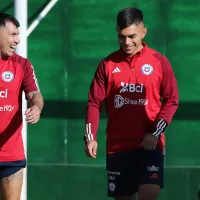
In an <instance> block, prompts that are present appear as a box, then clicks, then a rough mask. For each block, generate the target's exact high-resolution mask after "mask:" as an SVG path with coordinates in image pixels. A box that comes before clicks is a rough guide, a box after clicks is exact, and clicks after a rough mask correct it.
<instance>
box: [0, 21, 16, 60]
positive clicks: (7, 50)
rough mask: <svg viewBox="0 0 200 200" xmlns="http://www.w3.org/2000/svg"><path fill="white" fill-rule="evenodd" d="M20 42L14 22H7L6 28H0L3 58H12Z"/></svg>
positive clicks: (0, 45)
mask: <svg viewBox="0 0 200 200" xmlns="http://www.w3.org/2000/svg"><path fill="white" fill-rule="evenodd" d="M19 42H20V41H19V30H18V28H17V27H16V26H15V25H14V24H13V23H12V22H9V21H7V22H6V26H2V27H0V56H1V58H2V57H10V56H12V55H13V53H14V51H15V48H16V46H17V45H18V44H19Z"/></svg>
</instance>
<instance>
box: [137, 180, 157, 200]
mask: <svg viewBox="0 0 200 200" xmlns="http://www.w3.org/2000/svg"><path fill="white" fill-rule="evenodd" d="M159 193H160V185H156V184H144V185H140V186H139V188H138V200H157V199H158V195H159Z"/></svg>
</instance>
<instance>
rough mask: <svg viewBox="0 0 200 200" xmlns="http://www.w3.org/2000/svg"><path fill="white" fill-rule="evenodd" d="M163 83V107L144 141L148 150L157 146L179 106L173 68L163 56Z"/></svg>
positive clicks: (161, 89) (143, 144) (144, 146)
mask: <svg viewBox="0 0 200 200" xmlns="http://www.w3.org/2000/svg"><path fill="white" fill-rule="evenodd" d="M162 72H163V76H162V83H161V87H160V91H161V97H162V100H163V102H162V107H161V109H160V112H159V113H158V115H157V116H156V119H155V120H154V122H153V125H152V127H151V128H150V131H149V134H147V135H146V136H145V137H144V139H143V141H142V144H141V145H142V147H143V148H144V149H147V150H153V149H155V148H156V146H157V141H158V138H159V137H160V136H161V134H162V133H163V132H164V130H165V129H166V127H167V126H168V125H169V124H170V122H171V120H172V118H173V116H174V114H175V112H176V110H177V108H178V88H177V83H176V78H175V76H174V72H173V69H172V67H171V65H170V63H169V61H168V60H167V59H166V58H165V57H163V60H162Z"/></svg>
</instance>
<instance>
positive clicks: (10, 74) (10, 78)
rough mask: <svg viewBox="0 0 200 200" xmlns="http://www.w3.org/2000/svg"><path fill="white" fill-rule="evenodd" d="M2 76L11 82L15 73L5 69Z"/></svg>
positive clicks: (4, 79)
mask: <svg viewBox="0 0 200 200" xmlns="http://www.w3.org/2000/svg"><path fill="white" fill-rule="evenodd" d="M1 78H2V80H3V81H5V82H11V81H12V80H13V79H14V75H13V73H12V72H10V71H5V72H3V73H2V75H1Z"/></svg>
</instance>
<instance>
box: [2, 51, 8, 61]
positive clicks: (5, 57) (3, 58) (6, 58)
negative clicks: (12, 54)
mask: <svg viewBox="0 0 200 200" xmlns="http://www.w3.org/2000/svg"><path fill="white" fill-rule="evenodd" d="M8 58H9V57H8V56H6V55H5V54H4V53H1V52H0V60H8Z"/></svg>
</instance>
